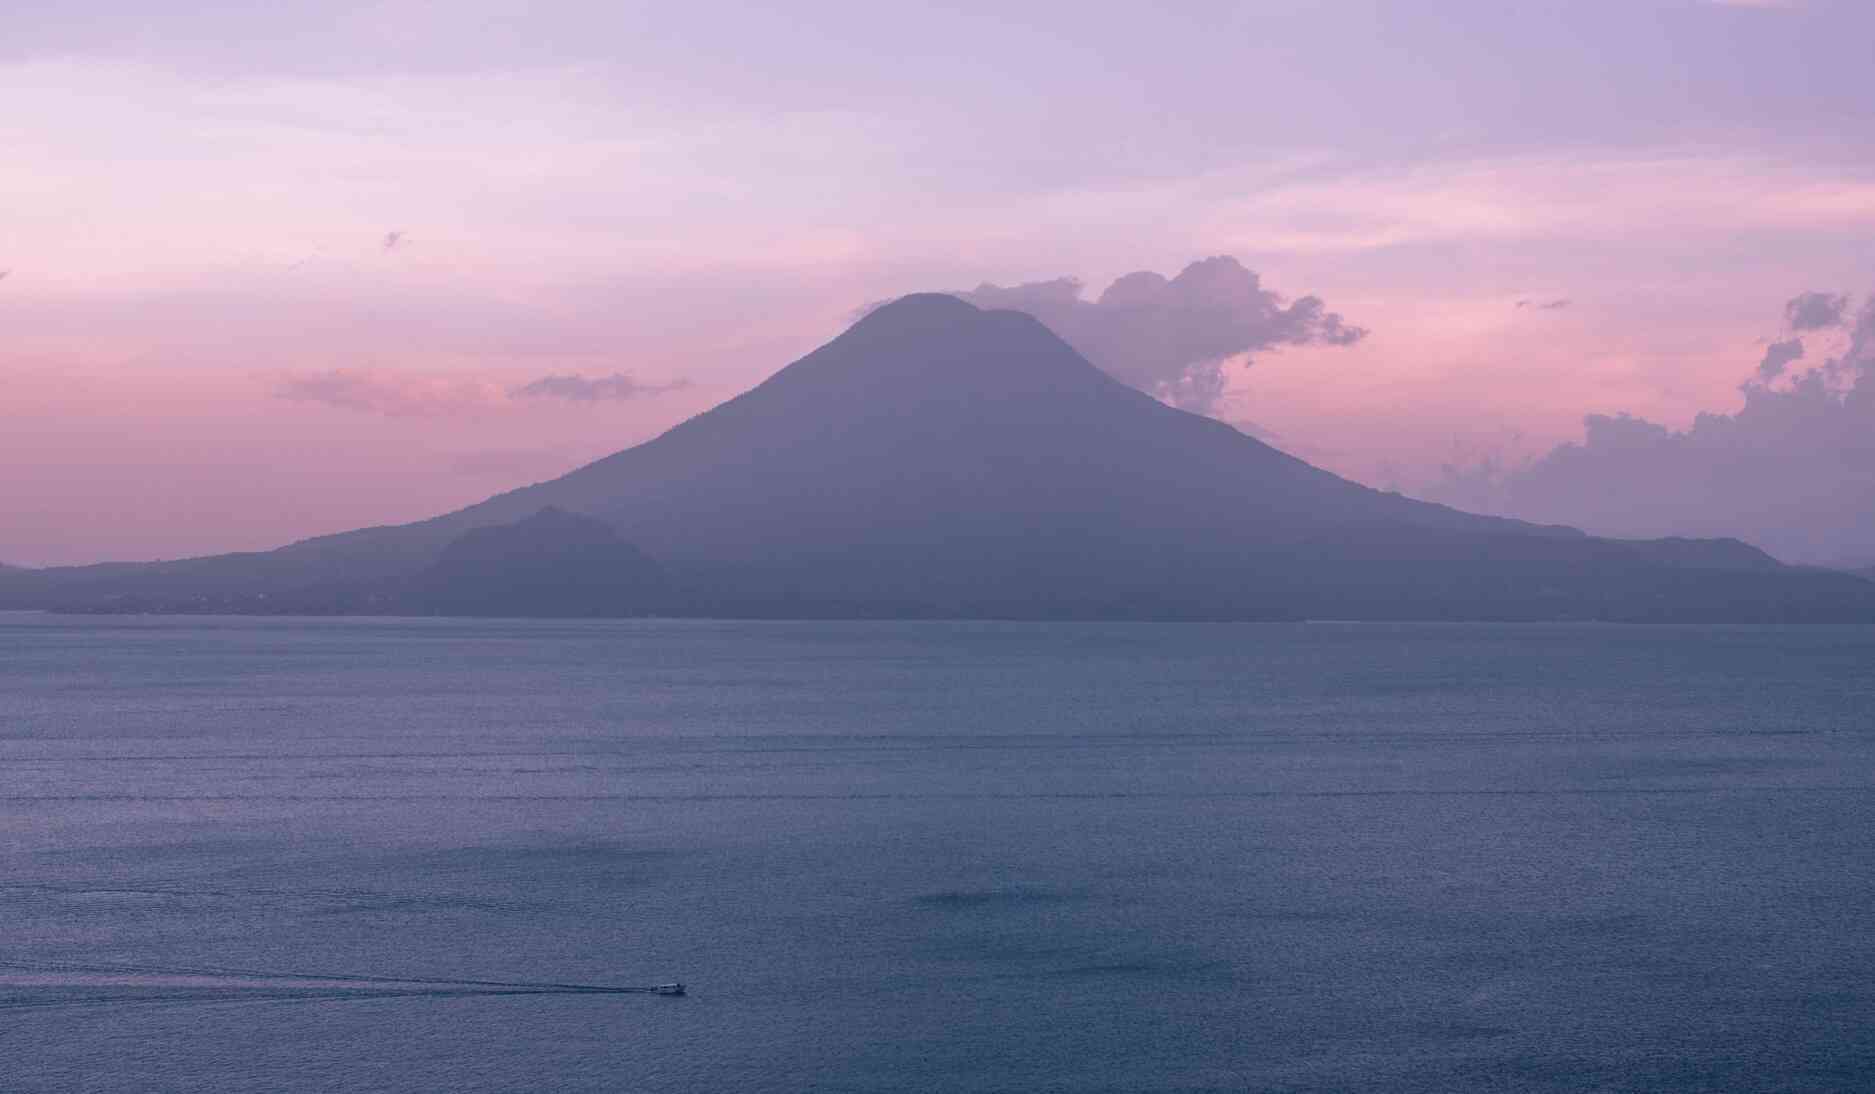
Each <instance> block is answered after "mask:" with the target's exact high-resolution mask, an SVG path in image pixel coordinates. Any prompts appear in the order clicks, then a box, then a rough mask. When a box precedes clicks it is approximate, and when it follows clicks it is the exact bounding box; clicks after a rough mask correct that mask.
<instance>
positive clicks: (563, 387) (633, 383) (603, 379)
mask: <svg viewBox="0 0 1875 1094" xmlns="http://www.w3.org/2000/svg"><path fill="white" fill-rule="evenodd" d="M688 386H689V381H687V380H673V381H671V382H670V383H667V384H647V383H644V382H642V381H640V380H638V379H637V378H636V377H634V376H631V375H630V374H628V373H623V372H615V373H613V374H612V375H610V376H594V377H585V376H573V375H565V376H543V377H541V378H540V379H538V380H535V381H534V382H533V383H531V384H524V385H522V386H520V387H517V388H515V389H514V390H513V391H512V392H510V394H512V395H513V396H514V397H515V398H517V399H566V400H569V401H571V402H576V403H595V402H600V401H605V400H615V399H636V398H639V397H640V396H644V395H656V394H658V393H659V392H664V391H676V390H677V389H679V388H684V387H688Z"/></svg>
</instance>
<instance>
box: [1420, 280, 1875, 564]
mask: <svg viewBox="0 0 1875 1094" xmlns="http://www.w3.org/2000/svg"><path fill="white" fill-rule="evenodd" d="M1819 302H1820V303H1819ZM1847 313H1848V299H1847V298H1846V297H1843V296H1827V295H1825V294H1820V293H1806V294H1804V295H1803V296H1800V297H1797V298H1796V299H1795V300H1792V301H1791V302H1790V305H1789V307H1788V308H1787V312H1786V315H1787V318H1788V321H1789V325H1790V326H1791V327H1793V328H1802V329H1806V330H1814V329H1816V327H1817V326H1818V325H1822V326H1830V325H1840V324H1841V323H1842V319H1843V317H1844V316H1845V315H1846V314H1847ZM1821 337H1833V338H1834V339H1835V340H1836V344H1835V346H1834V352H1831V353H1830V355H1829V356H1828V357H1827V358H1826V359H1824V360H1823V361H1822V362H1821V363H1820V364H1817V365H1814V366H1812V367H1810V368H1807V369H1803V370H1801V371H1793V370H1792V369H1791V366H1792V365H1793V364H1794V363H1795V362H1797V361H1799V360H1802V359H1804V357H1805V345H1804V342H1803V340H1802V339H1800V338H1796V337H1792V338H1788V339H1785V340H1783V341H1777V342H1773V343H1772V344H1771V345H1770V347H1769V348H1768V349H1767V350H1766V351H1765V354H1764V357H1763V359H1762V360H1761V361H1760V362H1759V364H1758V367H1757V370H1756V371H1755V373H1754V375H1753V376H1752V378H1750V379H1748V380H1746V381H1745V383H1743V384H1742V385H1741V386H1740V388H1739V390H1740V393H1741V394H1742V395H1743V396H1744V406H1743V407H1742V408H1740V409H1739V410H1737V411H1736V412H1734V413H1730V414H1716V413H1706V414H1701V415H1699V416H1698V418H1697V419H1695V420H1694V422H1693V423H1692V425H1691V426H1690V427H1688V428H1686V429H1684V430H1675V429H1670V428H1668V427H1667V426H1665V425H1661V424H1659V423H1657V422H1652V421H1649V420H1647V419H1645V418H1642V417H1639V416H1637V415H1633V414H1628V413H1617V414H1591V415H1588V416H1587V417H1586V418H1585V419H1584V421H1583V425H1584V435H1583V438H1582V440H1580V441H1577V442H1572V443H1569V444H1563V445H1560V446H1558V447H1556V448H1555V449H1553V450H1552V451H1550V452H1549V453H1547V454H1546V455H1543V456H1541V457H1539V458H1537V459H1534V460H1529V461H1526V462H1524V463H1522V464H1519V465H1516V466H1512V467H1499V466H1493V465H1491V464H1490V463H1488V462H1483V463H1480V464H1479V465H1478V466H1476V467H1464V468H1449V469H1448V470H1447V475H1446V479H1445V481H1444V482H1443V483H1442V484H1441V485H1440V486H1439V487H1437V488H1435V489H1433V490H1432V491H1429V493H1431V494H1432V495H1433V496H1435V497H1437V498H1439V499H1441V500H1447V501H1450V502H1452V503H1454V504H1460V503H1464V504H1469V505H1471V506H1474V507H1478V508H1485V509H1489V510H1492V511H1495V512H1499V513H1503V514H1506V515H1511V516H1518V517H1523V518H1525V519H1530V520H1543V521H1561V522H1564V523H1569V524H1574V525H1577V526H1580V527H1583V528H1586V529H1588V530H1589V531H1593V532H1600V533H1604V534H1610V535H1623V536H1664V535H1693V536H1736V537H1738V538H1740V539H1744V540H1746V541H1748V542H1751V543H1755V544H1757V545H1759V546H1761V547H1764V548H1766V549H1767V550H1769V551H1771V552H1772V553H1773V554H1776V555H1778V556H1779V557H1781V558H1785V559H1789V560H1795V561H1808V562H1819V563H1837V562H1848V561H1861V562H1864V563H1866V562H1867V561H1869V560H1875V297H1872V298H1870V299H1869V300H1868V301H1867V302H1865V303H1864V305H1863V307H1862V309H1861V311H1860V313H1859V314H1857V315H1856V316H1855V319H1854V322H1853V324H1852V325H1851V326H1850V327H1849V329H1847V330H1845V331H1843V332H1841V333H1840V334H1837V335H1834V336H1821ZM1483 480H1488V481H1483Z"/></svg>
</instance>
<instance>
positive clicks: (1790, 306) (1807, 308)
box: [1784, 292, 1849, 332]
mask: <svg viewBox="0 0 1875 1094" xmlns="http://www.w3.org/2000/svg"><path fill="white" fill-rule="evenodd" d="M1848 310H1849V298H1848V297H1847V296H1831V295H1830V294H1828V293H1821V292H1807V293H1801V294H1799V295H1797V296H1793V297H1791V299H1790V302H1789V303H1787V304H1785V305H1784V320H1785V322H1787V323H1789V324H1790V329H1791V330H1793V331H1797V332H1803V331H1808V330H1824V329H1826V328H1828V327H1834V326H1839V325H1841V323H1842V317H1843V313H1844V312H1846V311H1848Z"/></svg>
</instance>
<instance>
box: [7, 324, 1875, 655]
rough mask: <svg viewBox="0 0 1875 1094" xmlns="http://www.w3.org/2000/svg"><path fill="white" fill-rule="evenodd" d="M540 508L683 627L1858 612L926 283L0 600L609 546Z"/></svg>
mask: <svg viewBox="0 0 1875 1094" xmlns="http://www.w3.org/2000/svg"><path fill="white" fill-rule="evenodd" d="M559 511H565V513H567V514H585V515H587V516H589V517H591V518H596V519H597V520H598V521H601V522H604V525H605V526H609V528H610V529H611V530H615V531H616V534H617V535H618V536H619V537H622V538H623V540H624V541H626V542H628V543H629V544H630V545H631V548H632V549H634V550H642V551H643V552H644V553H645V554H646V555H648V556H650V558H651V559H655V560H656V561H657V563H658V564H659V565H661V566H662V567H664V568H666V569H667V570H668V571H669V572H670V574H671V575H672V578H673V580H674V581H675V582H676V583H677V585H678V586H679V588H680V590H681V591H680V593H679V594H678V597H679V601H680V602H681V604H680V606H679V607H678V608H677V609H676V610H679V611H683V612H696V613H702V614H724V615H784V616H785V615H808V616H827V615H832V616H842V615H859V616H874V615H886V616H894V615H913V616H986V615H987V616H1000V617H1056V616H1074V617H1079V616H1092V617H1147V618H1162V617H1169V618H1184V617H1203V618H1212V617H1216V618H1294V617H1299V616H1323V615H1326V616H1331V617H1357V618H1358V617H1377V618H1578V617H1580V618H1605V617H1619V618H1682V617H1687V618H1810V617H1813V616H1816V615H1817V614H1818V613H1821V614H1822V616H1824V617H1831V618H1835V617H1842V616H1845V615H1846V616H1848V617H1854V618H1860V617H1861V614H1862V613H1865V612H1875V601H1869V600H1866V594H1867V592H1868V590H1866V589H1865V588H1864V587H1863V586H1862V584H1861V583H1859V582H1856V581H1854V579H1852V578H1847V577H1842V576H1838V575H1825V574H1811V573H1803V572H1799V571H1788V570H1785V569H1783V568H1781V567H1779V566H1778V565H1777V564H1776V562H1775V561H1773V560H1772V559H1770V558H1769V557H1768V556H1766V555H1764V554H1763V553H1762V552H1759V551H1757V550H1755V549H1753V548H1750V547H1748V546H1746V545H1744V544H1741V543H1738V542H1736V541H1728V540H1714V541H1687V540H1674V539H1668V540H1660V541H1650V542H1617V541H1608V540H1595V539H1591V538H1589V537H1587V536H1584V535H1583V534H1582V533H1581V532H1579V531H1576V530H1574V529H1570V528H1566V527H1560V526H1544V525H1536V524H1529V523H1523V522H1519V521H1512V520H1505V519H1502V518H1495V517H1486V516H1475V515H1472V514H1468V513H1464V512H1461V511H1458V510H1455V509H1451V508H1447V507H1444V506H1440V505H1433V504H1428V503H1425V502H1420V501H1414V500H1412V499H1409V498H1406V497H1403V496H1401V495H1398V494H1392V493H1385V492H1381V491H1376V490H1373V489H1370V488H1368V487H1365V486H1361V485H1359V484H1357V483H1353V482H1350V481H1348V480H1346V479H1343V478H1340V477H1338V476H1336V475H1333V474H1330V473H1328V472H1326V471H1322V470H1320V469H1318V468H1315V467H1312V466H1310V465H1309V464H1307V463H1305V462H1303V461H1301V460H1298V459H1296V458H1294V457H1292V456H1289V455H1287V454H1285V453H1283V452H1281V451H1279V450H1277V449H1275V448H1273V447H1271V446H1269V445H1267V444H1265V443H1263V442H1262V441H1259V440H1256V439H1255V438H1252V437H1249V436H1247V435H1245V434H1244V433H1242V432H1240V431H1238V430H1236V429H1233V428H1231V427H1230V426H1227V425H1224V424H1222V423H1220V422H1217V421H1214V420H1212V419H1210V418H1206V417H1203V416H1200V415H1196V414H1192V413H1189V412H1186V411H1182V410H1179V409H1177V408H1175V407H1171V406H1168V405H1166V404H1164V403H1162V402H1160V401H1158V400H1156V399H1153V398H1152V397H1150V396H1148V395H1146V394H1144V393H1142V392H1140V391H1138V390H1136V389H1135V388H1132V387H1130V386H1128V385H1125V384H1122V383H1120V382H1119V381H1117V380H1115V379H1114V378H1112V377H1111V376H1108V375H1106V374H1105V373H1103V372H1101V371H1100V370H1099V369H1097V368H1095V367H1094V366H1093V365H1091V364H1089V363H1088V362H1087V361H1086V360H1085V359H1084V358H1083V357H1081V356H1080V355H1079V354H1078V353H1076V352H1075V351H1074V350H1073V348H1071V347H1070V346H1069V345H1067V344H1066V343H1065V342H1064V341H1062V340H1061V339H1060V338H1058V337H1056V336H1055V335H1054V334H1053V333H1052V332H1050V331H1049V330H1048V329H1047V328H1046V327H1044V326H1043V325H1042V324H1041V323H1040V322H1039V321H1037V320H1036V319H1035V318H1034V317H1032V316H1030V315H1028V314H1025V313H1022V312H1015V311H996V310H989V311H986V310H981V309H978V308H976V307H974V306H972V305H970V304H968V303H965V302H964V301H962V300H959V299H957V298H956V297H953V296H948V295H943V294H920V295H913V296H908V297H904V298H902V299H899V300H896V301H894V302H892V303H890V304H887V305H885V306H883V307H880V308H878V309H876V310H874V311H872V312H871V313H870V314H868V315H867V316H866V317H865V318H863V319H861V320H860V321H859V322H857V323H855V324H854V325H853V326H852V327H851V328H850V329H849V330H847V331H846V332H845V333H844V334H842V335H840V336H839V337H838V338H835V339H834V340H833V341H831V342H829V343H828V344H827V345H825V346H823V347H821V348H820V349H818V350H816V351H814V352H813V353H810V354H808V355H807V356H805V357H803V358H801V359H800V360H798V361H796V362H794V363H793V364H791V365H789V366H788V367H786V368H784V369H782V370H780V371H779V372H777V373H776V374H775V375H773V376H771V377H770V378H769V379H767V380H766V381H764V382H762V383H761V384H759V385H757V386H756V387H754V388H752V389H750V390H749V391H747V392H745V393H743V394H742V395H739V396H737V397H735V398H733V399H730V400H729V401H727V402H725V403H723V404H721V405H720V406H717V407H715V408H713V409H711V410H709V411H707V412H705V413H703V414H700V415H698V416H697V417H695V418H692V419H690V420H689V421H687V422H684V423H682V424H680V425H678V426H676V427H674V428H673V429H671V430H669V431H668V432H666V433H665V434H663V435H662V436H659V437H657V438H655V439H653V440H651V441H648V442H646V443H644V444H642V445H638V446H636V447H634V448H630V449H626V450H624V451H621V452H618V453H616V454H614V455H611V456H608V457H606V458H604V459H601V460H599V461H596V462H594V463H592V464H589V465H587V466H586V467H583V468H580V469H579V470H576V471H574V472H571V473H569V474H567V475H564V476H562V477H560V478H558V479H554V480H551V481H547V482H542V483H538V484H535V485H533V486H528V487H523V488H521V489H517V490H513V491H509V492H507V493H504V494H501V495H497V496H495V497H493V498H490V499H488V500H486V501H484V502H481V503H479V504H477V505H473V506H470V507H468V508H466V509H462V510H458V511H456V512H453V513H450V514H447V515H444V516H441V517H437V518H434V519H432V520H428V521H422V522H419V523H415V524H409V525H403V526H397V527H387V528H372V529H363V530H360V531H356V532H351V533H346V534H343V535H337V536H326V537H321V538H318V539H314V540H308V541H305V542H302V543H298V544H294V545H292V546H289V547H286V548H282V549H281V550H278V551H275V552H270V553H266V554H258V555H238V556H227V557H222V558H204V559H195V560H188V561H184V562H178V563H163V564H154V565H150V566H144V567H135V566H128V567H127V566H113V567H91V568H79V569H74V570H59V571H50V572H48V573H46V574H43V575H35V578H36V581H28V580H24V579H20V580H15V581H13V582H12V584H13V585H15V586H16V587H19V588H24V589H32V588H35V587H36V588H38V589H40V590H42V591H43V595H45V596H49V597H51V598H52V600H53V601H55V602H56V601H59V600H67V601H71V602H74V603H92V604H98V605H108V604H111V603H118V604H120V605H127V606H132V607H139V608H141V607H148V606H151V605H153V604H154V605H163V604H168V605H172V606H178V605H179V606H187V605H189V604H191V603H194V604H196V605H198V606H199V607H222V608H232V609H235V610H254V609H257V608H258V609H262V610H269V611H278V610H283V607H282V606H283V605H291V604H303V605H305V606H307V607H308V608H317V607H319V606H321V605H323V604H326V603H328V602H329V599H330V598H329V595H328V593H327V592H323V591H322V592H316V593H313V594H310V595H307V594H302V593H300V592H299V591H300V590H305V589H321V590H324V589H328V588H329V587H330V586H332V585H333V584H335V583H336V584H339V585H345V584H347V583H350V584H354V585H355V584H358V583H369V582H378V581H384V580H388V579H401V578H403V577H404V575H409V574H413V573H417V572H419V571H423V570H425V568H426V567H433V566H434V565H438V564H439V563H438V562H437V560H439V559H441V560H442V561H443V562H444V563H446V562H447V560H448V559H449V558H450V557H451V556H452V553H453V552H455V551H457V550H459V549H462V544H464V543H466V542H469V541H471V540H473V539H474V538H475V537H476V536H479V535H482V534H483V533H482V532H478V531H475V530H477V529H487V528H489V527H490V526H495V525H505V526H509V527H508V528H507V530H505V531H503V532H502V533H501V537H503V540H502V541H504V542H510V543H525V542H526V539H527V535H528V533H529V530H530V529H533V530H535V531H538V532H542V533H553V534H556V535H558V534H560V533H561V532H563V531H568V530H569V529H570V531H571V532H573V533H574V538H575V541H576V542H584V541H585V540H586V539H592V538H593V537H597V540H598V541H606V539H607V537H609V536H611V535H612V534H613V533H612V531H595V530H592V529H593V528H594V527H596V526H588V525H579V524H578V523H577V521H574V520H573V518H572V517H570V516H561V517H553V516H551V514H553V513H556V512H559ZM517 522H519V523H517ZM568 522H572V523H571V524H569V523H568ZM464 533H469V536H468V537H466V538H463V539H459V538H458V537H463V536H464ZM490 534H492V532H491V533H490ZM582 537H584V538H582ZM452 540H454V541H456V545H455V546H450V544H451V541H452ZM582 549H583V548H582ZM616 549H617V550H624V548H623V547H622V546H620V547H619V548H616ZM628 568H629V567H628ZM487 577H488V580H489V581H491V582H493V581H496V580H498V579H497V578H496V577H495V575H494V572H493V571H490V572H489V573H488V574H487ZM452 595H453V594H452ZM295 596H299V599H297V600H296V599H294V597H295ZM230 598H232V599H230ZM253 598H259V600H258V601H256V600H255V599H253ZM1832 598H1834V599H1833V600H1832ZM29 599H30V598H29ZM345 602H346V603H356V600H355V598H353V599H351V600H346V601H345ZM639 608H640V606H639V605H636V604H627V605H625V606H624V607H623V608H621V609H619V610H626V611H635V610H639ZM503 610H504V612H506V611H509V610H511V609H509V608H504V609H503ZM543 610H544V609H543ZM558 610H559V609H556V610H555V612H554V613H556V614H557V612H558ZM1870 618H1875V614H1872V615H1870Z"/></svg>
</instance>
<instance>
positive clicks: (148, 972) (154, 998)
mask: <svg viewBox="0 0 1875 1094" xmlns="http://www.w3.org/2000/svg"><path fill="white" fill-rule="evenodd" d="M683 994H685V989H684V986H683V985H682V984H650V985H621V984H572V983H564V982H557V981H530V980H475V979H443V978H436V977H422V976H373V975H367V974H357V973H312V972H278V971H269V970H261V969H238V968H226V967H219V966H191V967H182V966H160V965H116V964H91V963H78V962H70V961H20V960H6V959H0V1011H8V1010H38V1009H45V1008H52V1007H104V1006H109V1007H116V1006H138V1005H159V1004H167V1005H176V1004H230V1003H323V1002H340V1001H363V1000H378V999H446V998H462V997H467V996H511V995H665V996H675V995H683Z"/></svg>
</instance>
